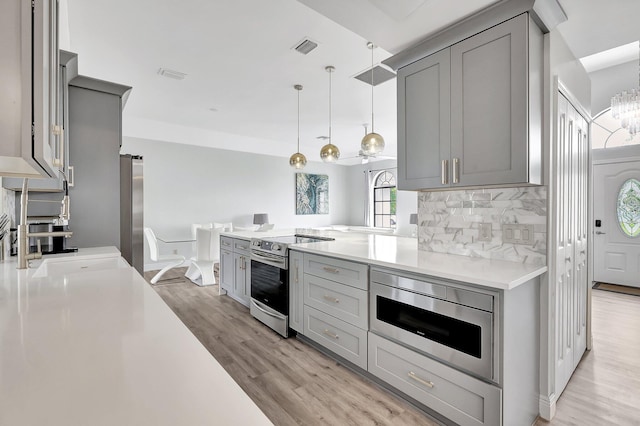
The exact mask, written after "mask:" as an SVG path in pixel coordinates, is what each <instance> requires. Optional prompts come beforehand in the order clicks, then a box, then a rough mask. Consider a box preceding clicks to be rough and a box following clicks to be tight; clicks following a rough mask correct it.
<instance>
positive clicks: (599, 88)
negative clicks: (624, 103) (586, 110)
mask: <svg viewBox="0 0 640 426" xmlns="http://www.w3.org/2000/svg"><path fill="white" fill-rule="evenodd" d="M589 77H591V113H592V115H594V116H595V115H596V114H598V113H600V112H602V111H603V110H604V109H606V108H609V107H610V106H611V98H612V97H613V96H614V95H615V94H616V93H620V92H622V91H623V90H629V89H632V88H633V87H636V85H637V83H638V62H637V61H630V62H627V63H624V64H620V65H616V66H613V67H609V68H605V69H602V70H598V71H595V72H592V73H590V74H589Z"/></svg>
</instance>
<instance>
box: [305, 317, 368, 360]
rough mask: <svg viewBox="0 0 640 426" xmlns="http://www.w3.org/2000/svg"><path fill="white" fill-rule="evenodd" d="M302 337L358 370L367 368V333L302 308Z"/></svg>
mask: <svg viewBox="0 0 640 426" xmlns="http://www.w3.org/2000/svg"><path fill="white" fill-rule="evenodd" d="M304 331H305V333H304V335H305V336H306V337H308V338H310V339H311V340H313V341H315V342H316V343H319V344H320V345H322V346H324V347H325V348H327V349H329V350H330V351H332V352H335V353H336V354H337V355H340V356H341V357H343V358H344V359H346V360H347V361H351V362H352V363H354V364H355V365H357V366H358V367H360V368H363V369H366V368H367V332H366V331H365V330H361V329H359V328H358V327H355V326H353V325H351V324H347V323H346V322H344V321H340V320H339V319H336V318H334V317H332V316H331V315H327V314H325V313H323V312H320V311H318V310H317V309H313V308H312V307H310V306H306V305H305V307H304Z"/></svg>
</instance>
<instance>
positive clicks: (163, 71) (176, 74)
mask: <svg viewBox="0 0 640 426" xmlns="http://www.w3.org/2000/svg"><path fill="white" fill-rule="evenodd" d="M158 74H159V75H161V76H163V77H167V78H173V79H174V80H184V78H185V77H186V76H187V74H185V73H183V72H180V71H174V70H170V69H167V68H158Z"/></svg>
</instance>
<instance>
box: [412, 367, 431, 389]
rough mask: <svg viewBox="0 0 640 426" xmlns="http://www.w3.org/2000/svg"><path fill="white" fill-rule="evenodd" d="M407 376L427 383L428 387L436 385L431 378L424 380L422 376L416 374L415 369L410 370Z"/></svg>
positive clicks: (424, 383) (421, 382)
mask: <svg viewBox="0 0 640 426" xmlns="http://www.w3.org/2000/svg"><path fill="white" fill-rule="evenodd" d="M407 376H409V378H410V379H412V380H415V381H416V382H418V383H420V384H423V385H425V386H426V387H428V388H433V386H435V385H434V384H433V382H431V381H429V380H424V379H421V378H420V377H418V376H417V375H416V373H414V372H413V371H410V372H409V374H407Z"/></svg>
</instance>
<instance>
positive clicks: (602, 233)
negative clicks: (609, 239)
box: [596, 231, 606, 235]
mask: <svg viewBox="0 0 640 426" xmlns="http://www.w3.org/2000/svg"><path fill="white" fill-rule="evenodd" d="M604 234H606V232H602V231H596V235H604Z"/></svg>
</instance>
